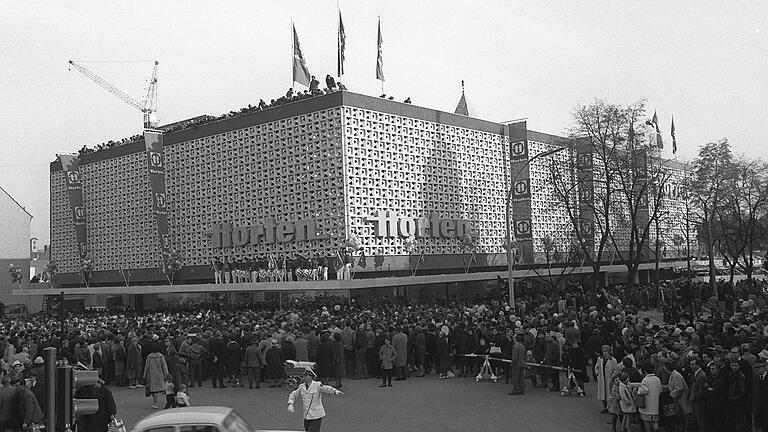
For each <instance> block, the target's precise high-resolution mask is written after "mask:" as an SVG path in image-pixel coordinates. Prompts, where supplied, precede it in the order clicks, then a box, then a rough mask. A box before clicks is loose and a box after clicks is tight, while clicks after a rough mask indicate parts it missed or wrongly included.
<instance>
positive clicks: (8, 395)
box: [0, 375, 21, 431]
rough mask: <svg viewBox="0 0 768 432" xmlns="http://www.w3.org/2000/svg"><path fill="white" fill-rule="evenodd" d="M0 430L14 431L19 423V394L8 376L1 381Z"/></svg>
mask: <svg viewBox="0 0 768 432" xmlns="http://www.w3.org/2000/svg"><path fill="white" fill-rule="evenodd" d="M0 384H2V388H0V430H2V431H6V430H12V429H14V428H16V427H18V424H20V423H21V422H19V417H20V416H19V393H18V391H17V390H16V387H15V386H14V385H12V383H11V382H10V379H9V378H8V375H4V376H3V377H2V379H0Z"/></svg>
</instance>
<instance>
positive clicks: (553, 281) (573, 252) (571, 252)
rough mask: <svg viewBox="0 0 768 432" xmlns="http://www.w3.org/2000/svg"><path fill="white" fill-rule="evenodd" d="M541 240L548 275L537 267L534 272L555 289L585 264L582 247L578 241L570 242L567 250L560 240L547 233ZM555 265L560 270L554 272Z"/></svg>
mask: <svg viewBox="0 0 768 432" xmlns="http://www.w3.org/2000/svg"><path fill="white" fill-rule="evenodd" d="M541 242H542V246H543V249H544V261H545V262H546V264H547V273H546V275H544V274H542V273H539V269H538V268H537V267H534V268H533V272H534V273H536V276H538V277H539V279H541V280H542V281H544V282H546V283H548V284H549V285H550V287H551V288H552V289H553V290H557V289H558V287H559V286H560V283H561V282H563V281H564V280H565V279H566V278H567V277H568V276H570V275H571V274H573V272H574V270H576V268H577V267H579V266H580V265H582V264H583V254H582V253H581V247H580V246H579V245H578V244H577V243H576V242H570V243H568V245H567V248H566V250H562V249H561V246H560V245H559V244H558V242H557V241H556V240H555V239H553V238H552V236H550V235H545V236H544V237H543V238H542V239H541ZM553 267H554V268H556V269H559V270H560V271H559V272H558V271H555V273H554V274H553V272H552V269H553Z"/></svg>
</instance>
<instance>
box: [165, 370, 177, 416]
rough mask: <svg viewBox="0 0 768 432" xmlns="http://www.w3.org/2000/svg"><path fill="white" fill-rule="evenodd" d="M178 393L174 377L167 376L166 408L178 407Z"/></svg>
mask: <svg viewBox="0 0 768 432" xmlns="http://www.w3.org/2000/svg"><path fill="white" fill-rule="evenodd" d="M175 396H176V391H175V389H174V387H173V376H171V375H170V374H169V375H166V376H165V408H163V409H168V408H174V407H176V397H175Z"/></svg>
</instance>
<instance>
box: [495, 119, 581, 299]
mask: <svg viewBox="0 0 768 432" xmlns="http://www.w3.org/2000/svg"><path fill="white" fill-rule="evenodd" d="M506 126H507V135H508V136H510V135H511V134H510V133H509V130H510V127H509V126H510V124H509V123H508V124H506ZM526 141H527V137H526ZM566 148H567V147H559V148H556V149H552V150H548V151H545V152H542V153H539V154H537V155H535V156H534V157H532V158H529V159H527V160H526V161H525V163H524V164H523V166H521V167H520V168H519V169H518V170H517V172H516V173H515V174H514V175H512V176H510V179H511V181H510V183H509V189H507V205H506V222H507V223H506V228H507V229H506V233H507V243H506V249H507V278H508V281H509V283H508V285H509V307H510V308H511V309H512V310H513V311H514V310H515V279H514V276H513V275H512V272H513V270H514V266H515V261H514V257H513V256H512V242H513V235H512V229H511V225H512V217H513V215H512V188H514V186H515V182H517V179H518V177H520V174H521V173H522V172H523V169H524V168H525V167H527V166H528V165H530V164H531V162H533V161H535V160H536V159H539V158H542V157H546V156H552V155H553V154H555V153H559V152H561V151H563V150H565V149H566ZM509 171H510V174H511V173H512V143H511V142H510V143H509Z"/></svg>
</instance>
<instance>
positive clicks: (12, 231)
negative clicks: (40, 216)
mask: <svg viewBox="0 0 768 432" xmlns="http://www.w3.org/2000/svg"><path fill="white" fill-rule="evenodd" d="M31 223H32V215H31V214H29V212H27V210H25V209H24V207H23V206H22V205H21V204H19V202H18V201H17V200H15V199H14V198H13V197H12V196H11V194H9V193H8V192H7V191H6V190H5V189H3V188H2V187H0V273H1V274H0V302H2V303H3V305H4V306H5V310H6V311H13V310H19V307H17V306H18V305H24V307H25V308H27V309H29V308H30V302H34V300H33V299H32V298H30V297H27V296H24V297H13V295H12V294H11V292H12V290H14V289H19V288H21V289H25V288H29V253H30V231H31ZM11 266H13V267H15V268H17V269H19V271H20V277H21V280H20V281H19V282H14V281H13V278H12V275H11V272H10V269H11ZM37 303H39V301H38V302H37ZM38 307H39V306H38ZM22 309H23V308H22Z"/></svg>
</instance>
